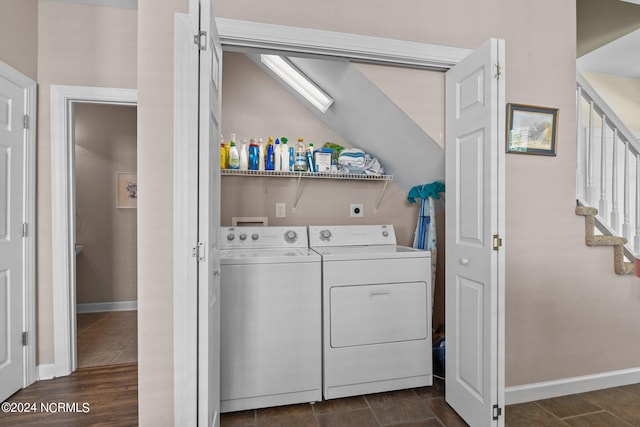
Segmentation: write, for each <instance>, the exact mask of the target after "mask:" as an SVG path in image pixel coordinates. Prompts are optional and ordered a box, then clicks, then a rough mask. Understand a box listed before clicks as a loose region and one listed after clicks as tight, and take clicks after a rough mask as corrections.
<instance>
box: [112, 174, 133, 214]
mask: <svg viewBox="0 0 640 427" xmlns="http://www.w3.org/2000/svg"><path fill="white" fill-rule="evenodd" d="M116 189H117V190H116V207H117V208H136V207H137V206H138V179H137V176H136V173H135V172H116Z"/></svg>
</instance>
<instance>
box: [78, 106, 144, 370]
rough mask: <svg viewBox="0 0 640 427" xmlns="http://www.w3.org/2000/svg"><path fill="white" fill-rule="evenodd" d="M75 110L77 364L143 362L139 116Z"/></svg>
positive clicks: (120, 110) (131, 110)
mask: <svg viewBox="0 0 640 427" xmlns="http://www.w3.org/2000/svg"><path fill="white" fill-rule="evenodd" d="M136 110H137V109H136V107H135V106H128V105H112V104H100V103H77V104H76V105H75V106H74V108H73V118H72V119H73V124H74V125H73V126H74V128H73V130H74V132H73V142H74V165H73V167H74V176H75V189H74V199H75V212H74V215H75V230H74V231H75V239H74V242H75V243H74V249H75V262H76V270H75V281H76V285H75V289H76V325H77V365H78V368H84V367H90V366H104V365H116V364H123V363H134V362H137V312H136V308H137V297H136V294H137V292H136V291H137V289H136V288H137V238H136V234H137V233H136V229H137V219H136V202H137V180H136V171H137V166H136V165H137V156H136V151H137V150H136V146H137V144H136V134H137V113H136Z"/></svg>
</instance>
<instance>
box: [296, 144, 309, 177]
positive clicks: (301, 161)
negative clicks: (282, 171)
mask: <svg viewBox="0 0 640 427" xmlns="http://www.w3.org/2000/svg"><path fill="white" fill-rule="evenodd" d="M293 170H294V171H296V172H306V170H307V157H306V154H305V149H304V139H303V138H298V144H297V145H296V153H295V159H294V160H293Z"/></svg>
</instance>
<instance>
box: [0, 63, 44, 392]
mask: <svg viewBox="0 0 640 427" xmlns="http://www.w3.org/2000/svg"><path fill="white" fill-rule="evenodd" d="M0 75H2V76H3V77H4V78H6V79H7V80H9V81H11V82H13V83H15V84H16V85H17V86H19V87H20V88H22V90H23V92H24V100H25V109H26V111H25V113H26V114H27V116H28V119H27V123H26V129H25V132H26V134H25V136H24V137H25V147H26V150H25V169H24V176H25V190H24V194H23V197H24V198H25V212H24V215H25V216H24V218H23V222H24V223H26V224H27V238H26V239H25V249H24V252H23V263H24V271H23V283H22V307H23V316H22V319H23V320H22V330H23V331H25V332H27V344H26V345H25V346H23V354H22V359H23V373H22V385H23V387H27V386H28V385H30V384H33V383H34V382H35V381H36V379H37V368H36V343H37V341H36V336H37V334H36V237H37V235H36V124H37V123H38V120H37V117H36V102H37V101H36V82H35V81H34V80H32V79H30V78H29V77H27V76H26V75H24V74H22V73H21V72H19V71H18V70H16V69H14V68H13V67H11V66H9V65H8V64H6V63H4V62H3V61H0Z"/></svg>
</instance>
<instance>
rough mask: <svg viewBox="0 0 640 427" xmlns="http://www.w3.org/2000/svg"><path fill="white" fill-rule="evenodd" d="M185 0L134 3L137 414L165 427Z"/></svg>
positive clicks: (169, 411) (169, 410) (169, 405)
mask: <svg viewBox="0 0 640 427" xmlns="http://www.w3.org/2000/svg"><path fill="white" fill-rule="evenodd" d="M188 4H189V3H188V1H187V0H165V1H162V2H159V1H156V0H139V1H138V46H139V49H138V70H139V72H138V100H139V101H138V186H139V189H140V197H139V199H138V219H139V220H138V411H139V418H140V425H142V426H168V425H173V237H172V236H173V214H172V212H173V193H172V188H173V65H174V64H173V33H174V30H173V27H174V23H173V20H174V14H175V13H176V12H182V13H186V12H188Z"/></svg>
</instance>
